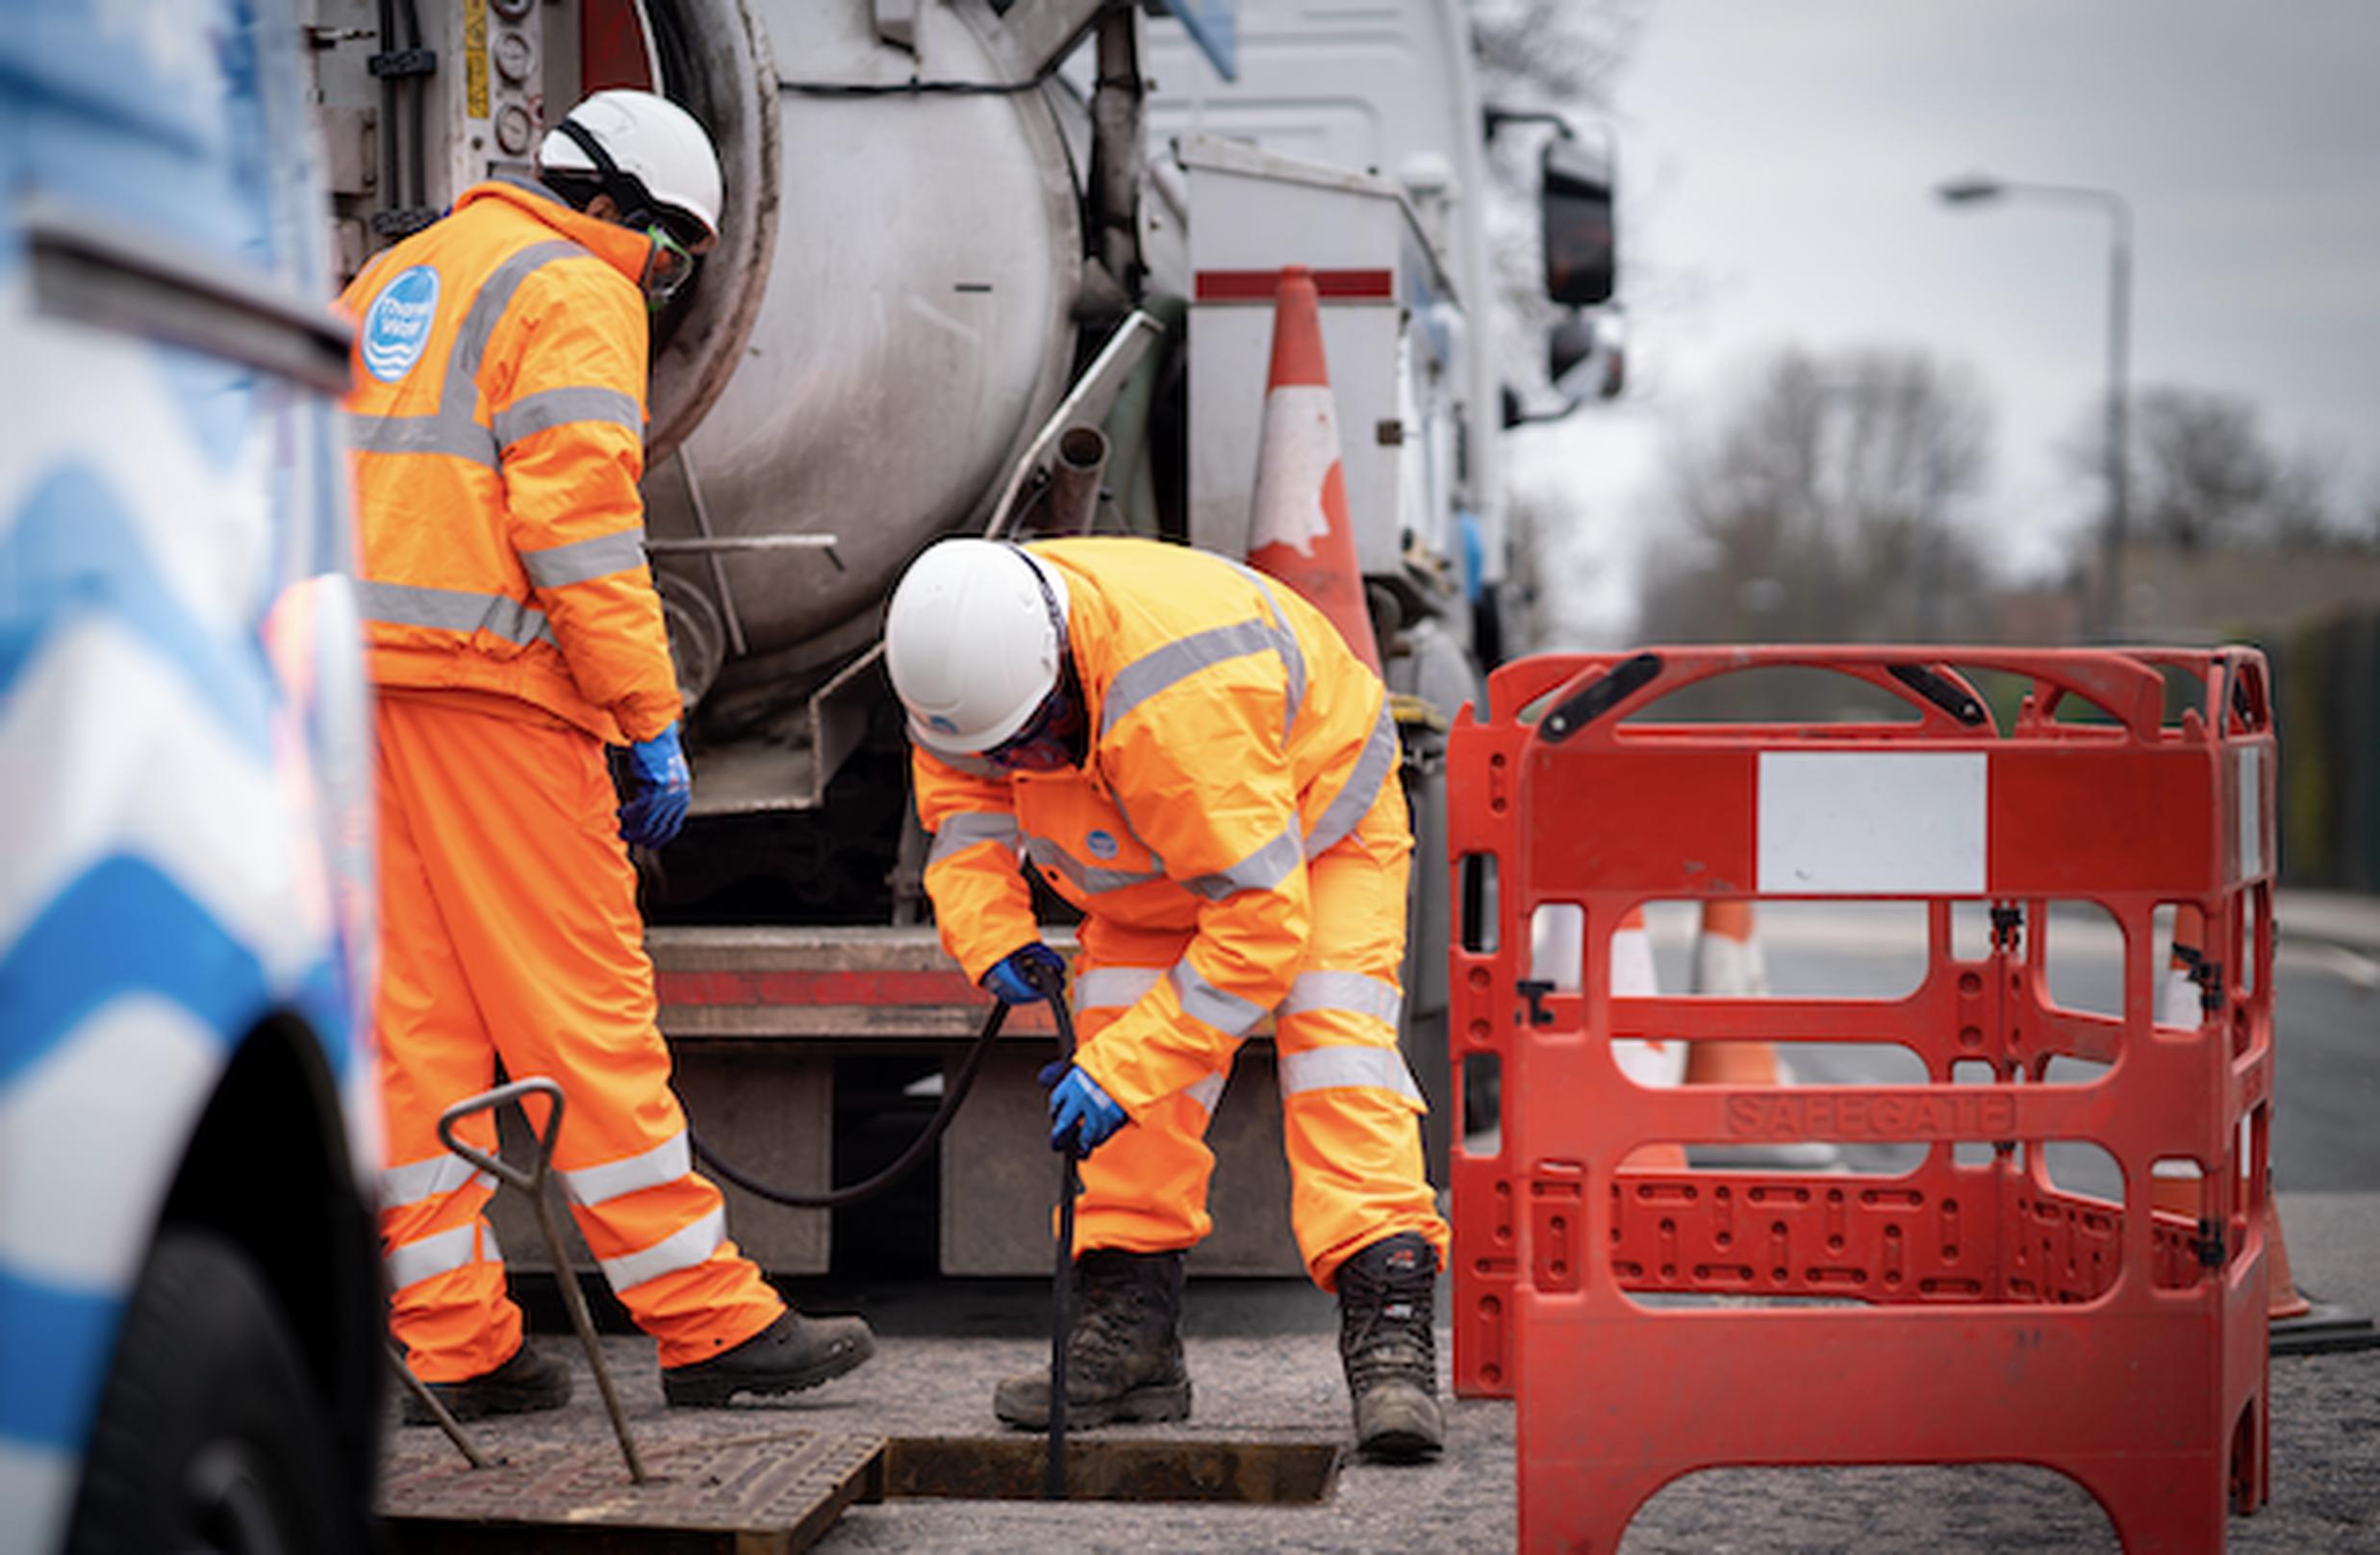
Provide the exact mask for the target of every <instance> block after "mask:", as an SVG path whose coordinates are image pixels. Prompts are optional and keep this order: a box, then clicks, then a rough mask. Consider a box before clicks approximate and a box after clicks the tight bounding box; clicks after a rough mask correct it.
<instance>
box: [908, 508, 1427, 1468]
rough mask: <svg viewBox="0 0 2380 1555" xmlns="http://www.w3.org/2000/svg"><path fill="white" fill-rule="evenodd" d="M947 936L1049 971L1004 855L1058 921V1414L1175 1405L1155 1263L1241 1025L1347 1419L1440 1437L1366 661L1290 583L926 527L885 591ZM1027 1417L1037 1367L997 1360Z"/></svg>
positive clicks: (1001, 978)
mask: <svg viewBox="0 0 2380 1555" xmlns="http://www.w3.org/2000/svg"><path fill="white" fill-rule="evenodd" d="M885 662H886V667H887V668H888V670H889V671H890V672H891V675H892V678H893V685H894V688H895V689H896V691H897V692H898V693H899V697H900V700H901V701H902V703H903V704H904V705H905V707H906V708H907V711H908V717H909V733H910V738H911V741H912V744H913V747H914V756H913V760H914V776H915V781H916V785H917V803H918V816H919V819H920V820H921V821H922V822H923V823H924V826H925V828H926V829H927V830H929V831H931V832H932V833H933V834H934V840H933V846H932V849H931V852H930V854H929V857H928V860H927V863H926V869H925V883H926V889H927V891H928V892H929V894H930V895H931V897H932V899H933V903H934V910H935V916H936V918H937V920H938V921H939V922H940V924H941V928H942V937H943V944H944V945H945V947H946V948H948V950H949V953H950V954H951V956H954V957H955V958H956V959H957V960H958V962H959V963H960V965H962V966H963V967H965V968H966V970H967V973H968V975H969V976H970V977H973V978H975V979H976V980H977V981H980V982H982V983H983V985H984V986H985V987H987V988H989V989H990V990H991V991H992V992H993V993H995V994H997V995H998V996H1000V998H1002V999H1005V1000H1007V1001H1009V1002H1010V1003H1020V1002H1029V1001H1032V1000H1035V999H1038V998H1040V997H1043V996H1044V992H1045V990H1046V989H1048V988H1050V987H1054V986H1056V984H1057V979H1055V978H1053V977H1052V976H1051V974H1053V973H1060V972H1062V967H1061V966H1060V963H1059V959H1058V956H1057V955H1056V953H1055V952H1053V951H1051V949H1050V948H1049V947H1048V946H1046V945H1045V944H1043V943H1042V940H1041V937H1040V930H1039V929H1038V927H1037V926H1036V924H1035V922H1034V918H1033V912H1032V907H1031V898H1030V893H1029V889H1028V886H1027V884H1026V881H1025V879H1024V877H1023V876H1022V875H1021V874H1020V873H1019V868H1018V866H1019V862H1020V860H1021V859H1022V860H1027V861H1029V862H1030V863H1031V864H1032V865H1033V866H1034V867H1035V868H1036V869H1037V870H1038V871H1039V873H1040V874H1041V876H1042V877H1043V878H1044V879H1047V880H1048V882H1049V883H1050V884H1051V886H1052V887H1053V888H1054V889H1056V890H1057V891H1058V892H1059V893H1060V894H1061V895H1062V896H1064V897H1065V898H1066V899H1067V900H1069V901H1070V902H1073V903H1074V904H1076V905H1078V906H1080V907H1081V908H1082V910H1083V912H1084V914H1085V918H1084V921H1083V925H1082V930H1081V941H1082V956H1081V960H1080V964H1079V966H1078V967H1077V969H1076V971H1077V976H1076V979H1075V1001H1076V1007H1077V1008H1078V1010H1079V1012H1080V1013H1079V1025H1078V1028H1077V1030H1078V1032H1080V1035H1081V1046H1080V1047H1079V1049H1078V1050H1077V1051H1076V1056H1075V1062H1074V1064H1073V1065H1072V1066H1071V1067H1068V1068H1065V1069H1063V1071H1062V1072H1060V1066H1057V1065H1052V1066H1051V1071H1048V1072H1045V1076H1044V1078H1045V1082H1046V1083H1050V1084H1051V1086H1052V1090H1051V1144H1052V1146H1053V1147H1062V1146H1063V1144H1064V1141H1065V1140H1066V1138H1067V1137H1068V1136H1069V1135H1070V1134H1072V1135H1073V1136H1074V1137H1075V1138H1076V1141H1077V1143H1078V1144H1079V1147H1080V1148H1081V1149H1082V1150H1083V1151H1084V1152H1085V1154H1086V1158H1087V1159H1086V1160H1084V1162H1083V1166H1082V1182H1083V1192H1082V1198H1081V1202H1080V1207H1079V1211H1078V1214H1077V1218H1076V1248H1075V1250H1076V1262H1075V1279H1076V1288H1077V1290H1078V1291H1079V1294H1080V1299H1079V1304H1078V1306H1077V1308H1076V1312H1077V1314H1078V1315H1077V1318H1076V1326H1075V1329H1074V1332H1073V1333H1072V1335H1071V1336H1070V1338H1069V1349H1068V1363H1067V1364H1068V1371H1067V1382H1066V1389H1067V1412H1068V1418H1069V1420H1070V1421H1074V1422H1076V1423H1080V1424H1098V1423H1101V1422H1103V1421H1108V1420H1152V1419H1153V1420H1169V1419H1180V1418H1183V1417H1184V1416H1186V1415H1188V1413H1189V1408H1190V1382H1189V1376H1188V1374H1187V1372H1186V1370H1185V1369H1184V1366H1183V1362H1182V1352H1181V1336H1180V1309H1181V1291H1182V1263H1183V1258H1184V1256H1185V1254H1186V1252H1187V1250H1188V1249H1189V1248H1190V1247H1191V1246H1192V1245H1193V1244H1195V1243H1196V1242H1198V1241H1199V1239H1200V1238H1202V1237H1203V1236H1205V1235H1206V1233H1207V1231H1208V1230H1209V1229H1210V1226H1211V1222H1210V1220H1209V1219H1208V1217H1207V1212H1206V1185H1207V1178H1208V1175H1209V1173H1210V1172H1211V1170H1212V1168H1213V1166H1214V1158H1213V1156H1212V1155H1210V1154H1209V1153H1208V1151H1207V1148H1206V1145H1205V1142H1204V1135H1205V1132H1206V1125H1207V1122H1208V1117H1209V1114H1210V1112H1211V1110H1212V1109H1213V1108H1214V1105H1215V1102H1216V1099H1217V1098H1218V1097H1219V1096H1220V1095H1221V1094H1222V1091H1223V1086H1224V1081H1225V1079H1226V1077H1227V1076H1228V1074H1229V1072H1230V1068H1231V1062H1232V1057H1233V1054H1234V1052H1235V1051H1236V1049H1237V1047H1238V1044H1239V1041H1240V1039H1241V1037H1242V1036H1244V1035H1245V1034H1246V1033H1247V1032H1249V1031H1250V1030H1251V1029H1252V1028H1253V1027H1254V1026H1255V1025H1256V1023H1257V1022H1258V1021H1260V1020H1262V1019H1263V1018H1264V1017H1265V1016H1266V1015H1267V1014H1270V1015H1272V1016H1273V1018H1274V1041H1275V1044H1276V1046H1277V1049H1278V1051H1279V1064H1280V1069H1279V1073H1280V1088H1281V1110H1282V1123H1283V1129H1284V1133H1285V1135H1286V1139H1287V1145H1288V1156H1289V1165H1290V1171H1291V1176H1292V1179H1293V1182H1294V1187H1293V1191H1292V1194H1291V1204H1290V1208H1291V1218H1292V1221H1293V1223H1294V1226H1295V1229H1296V1232H1297V1237H1298V1245H1299V1249H1300V1251H1301V1252H1302V1253H1303V1254H1304V1258H1305V1264H1306V1268H1307V1270H1308V1272H1309V1273H1310V1274H1311V1275H1312V1277H1313V1279H1314V1281H1315V1283H1316V1284H1317V1285H1319V1286H1321V1287H1323V1288H1324V1289H1326V1290H1329V1289H1335V1290H1336V1291H1337V1293H1338V1297H1339V1308H1340V1313H1341V1333H1340V1352H1341V1356H1342V1359H1343V1360H1344V1362H1345V1366H1346V1372H1347V1380H1348V1388H1349V1391H1350V1394H1351V1396H1352V1398H1353V1401H1354V1405H1355V1431H1356V1437H1357V1440H1358V1443H1359V1445H1360V1446H1361V1447H1362V1448H1363V1450H1364V1451H1365V1452H1367V1453H1368V1454H1370V1455H1372V1456H1374V1457H1379V1458H1388V1459H1399V1458H1417V1457H1423V1456H1427V1455H1428V1454H1430V1453H1432V1452H1435V1451H1436V1450H1437V1449H1438V1447H1439V1445H1440V1443H1441V1440H1442V1439H1443V1426H1442V1422H1441V1420H1440V1416H1439V1410H1438V1404H1437V1396H1436V1395H1437V1366H1436V1349H1435V1344H1434V1342H1433V1339H1432V1335H1431V1306H1432V1302H1431V1297H1432V1293H1433V1287H1434V1280H1435V1276H1436V1273H1437V1270H1438V1268H1439V1266H1440V1264H1441V1262H1442V1261H1443V1259H1444V1257H1445V1255H1446V1250H1447V1228H1446V1223H1445V1222H1444V1221H1443V1220H1442V1219H1441V1218H1440V1217H1439V1215H1438V1212H1437V1210H1436V1207H1435V1202H1434V1199H1433V1196H1432V1194H1431V1187H1430V1184H1429V1182H1428V1180H1427V1178H1426V1177H1425V1175H1424V1173H1423V1168H1422V1146H1421V1133H1420V1127H1419V1124H1420V1119H1421V1114H1422V1112H1423V1110H1424V1104H1423V1102H1422V1097H1421V1092H1420V1090H1419V1088H1418V1087H1417V1086H1416V1085H1415V1084H1414V1083H1413V1078H1412V1076H1411V1074H1410V1073H1409V1072H1408V1071H1407V1070H1406V1068H1405V1059H1404V1058H1403V1056H1402V1055H1401V1054H1400V1053H1399V1051H1398V1046H1397V1029H1398V1017H1399V1013H1400V1010H1401V1008H1402V1005H1403V993H1402V990H1401V987H1400V983H1399V967H1400V964H1401V962H1402V961H1403V958H1404V952H1405V876H1406V870H1407V866H1408V863H1409V860H1410V856H1411V854H1412V847H1413V839H1412V831H1411V829H1410V826H1409V824H1408V822H1407V819H1406V814H1405V797H1404V785H1403V784H1402V783H1401V782H1400V781H1399V778H1398V776H1397V767H1398V759H1399V748H1398V740H1397V728H1396V723H1395V721H1394V719H1393V717H1392V716H1391V714H1390V711H1389V707H1388V698H1387V692H1386V689H1385V688H1384V687H1383V686H1382V685H1381V683H1380V676H1378V675H1376V674H1374V673H1373V671H1372V670H1371V668H1370V667H1369V666H1367V665H1366V664H1364V663H1363V662H1362V661H1361V660H1359V659H1358V658H1356V657H1355V654H1354V653H1353V652H1352V651H1351V650H1349V648H1348V646H1347V644H1346V641H1345V640H1344V639H1343V638H1342V637H1340V635H1339V633H1338V630H1337V628H1336V627H1334V626H1332V625H1330V623H1329V621H1328V620H1327V619H1326V618H1325V617H1324V616H1323V615H1322V614H1321V612H1319V611H1318V610H1316V609H1315V608H1314V607H1313V606H1312V605H1310V604H1308V603H1307V602H1306V601H1305V600H1304V599H1302V598H1301V597H1300V596H1299V595H1298V594H1297V593H1296V592H1295V591H1294V590H1292V589H1289V588H1287V587H1285V586H1283V585H1281V584H1279V583H1277V582H1275V581H1274V580H1272V579H1270V578H1267V577H1265V576H1264V575H1262V574H1258V573H1255V572H1253V571H1252V570H1250V569H1248V568H1246V567H1243V566H1241V565H1239V564H1237V563H1235V562H1230V561H1227V560H1224V559H1223V558H1221V557H1217V556H1213V555H1208V554H1206V553H1203V552H1201V551H1196V550H1189V549H1185V548H1181V547H1177V546H1169V545H1163V544H1160V543H1157V542H1154V541H1148V540H1127V539H1082V540H1052V541H1046V542H1041V543H1037V544H1035V545H1032V546H1029V547H1021V546H1016V545H1011V544H1007V543H1004V542H996V541H985V540H946V541H943V542H941V543H940V544H938V545H936V546H933V547H931V548H928V549H927V550H926V551H925V552H924V554H923V555H921V556H920V557H919V558H918V559H917V561H916V562H914V563H913V564H912V565H911V567H910V569H909V571H908V573H907V574H904V575H903V577H902V579H901V581H900V583H899V587H898V588H897V589H896V590H895V591H894V595H893V600H892V605H891V608H890V611H889V613H888V615H887V617H886V622H885ZM993 1402H994V1408H995V1409H996V1411H997V1412H998V1413H999V1415H1000V1417H1001V1418H1002V1419H1004V1420H1006V1421H1008V1422H1009V1423H1011V1424H1014V1425H1022V1426H1041V1425H1044V1424H1046V1423H1047V1420H1048V1417H1049V1408H1050V1394H1049V1379H1048V1378H1047V1376H1044V1375H1040V1374H1033V1375H1028V1376H1024V1377H1016V1378H1011V1379H1009V1380H1008V1381H1006V1382H1003V1383H1001V1384H1000V1388H999V1390H998V1392H997V1394H996V1395H995V1397H994V1401H993Z"/></svg>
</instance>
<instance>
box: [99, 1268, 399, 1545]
mask: <svg viewBox="0 0 2380 1555" xmlns="http://www.w3.org/2000/svg"><path fill="white" fill-rule="evenodd" d="M331 1437H332V1432H331V1424H330V1419H329V1417H328V1415H327V1413H326V1411H325V1410H324V1408H323V1406H322V1401H321V1399H320V1397H319V1396H318V1395H317V1394H316V1390H315V1389H314V1387H313V1385H312V1384H311V1383H310V1382H309V1381H308V1379H307V1375H306V1369H305V1365H304V1364H303V1363H302V1362H301V1361H300V1360H299V1359H298V1352H297V1346H296V1344H295V1342H294V1341H293V1340H292V1339H291V1337H290V1332H289V1322H288V1319H287V1318H285V1317H284V1316H283V1315H282V1313H281V1308H280V1305H279V1303H277V1302H276V1301H275V1300H274V1299H273V1294H272V1292H271V1291H270V1290H269V1289H267V1288H266V1285H265V1282H264V1279H263V1277H262V1276H261V1275H259V1274H258V1272H257V1269H256V1265H255V1264H254V1263H253V1262H251V1261H250V1260H249V1258H248V1257H247V1255H246V1254H245V1253H243V1252H242V1251H241V1249H240V1248H239V1247H237V1246H235V1245H234V1244H233V1243H231V1242H230V1241H227V1240H225V1239H224V1238H223V1237H221V1236H217V1235H215V1233H213V1232H208V1231H200V1230H195V1229H191V1228H187V1227H171V1226H169V1227H167V1228H165V1230H164V1231H163V1232H162V1233H160V1235H159V1236H158V1240H157V1245H156V1247H155V1248H154V1249H153V1250H152V1251H151V1253H150V1255H149V1262H148V1266H147V1267H146V1268H145V1269H144V1270H142V1272H141V1276H140V1284H139V1288H138V1289H136V1290H135V1291H134V1293H133V1298H132V1305H131V1308H130V1309H129V1310H128V1311H127V1312H126V1313H125V1316H124V1331H123V1336H122V1338H120V1339H119V1340H118V1342H117V1345H116V1351H115V1366H114V1370H113V1371H112V1372H111V1373H110V1375H109V1377H108V1386H107V1390H106V1392H105V1393H104V1394H103V1395H102V1396H101V1399H100V1404H99V1418H98V1422H97V1424H96V1425H95V1426H94V1427H93V1428H92V1431H91V1440H90V1450H89V1454H88V1455H87V1456H86V1458H85V1460H84V1466H83V1487H82V1491H81V1493H80V1495H79V1497H78V1498H77V1501H76V1504H75V1515H74V1525H73V1531H72V1533H71V1535H70V1537H69V1539H68V1542H67V1551H68V1555H134V1552H141V1555H146V1552H150V1551H157V1550H177V1551H184V1550H207V1551H220V1552H223V1555H262V1552H265V1551H276V1552H288V1555H300V1552H305V1551H315V1550H323V1551H329V1550H344V1549H357V1548H364V1547H367V1544H366V1543H365V1541H366V1540H367V1539H368V1538H369V1536H368V1535H367V1533H366V1532H365V1529H366V1526H367V1524H366V1521H365V1518H366V1509H365V1508H362V1507H351V1506H342V1504H341V1503H342V1499H344V1497H343V1496H342V1492H341V1491H340V1487H342V1486H344V1485H349V1484H352V1483H356V1479H355V1476H351V1475H348V1474H344V1473H342V1472H341V1471H340V1466H339V1464H338V1463H337V1462H336V1461H335V1460H334V1458H333V1457H332V1454H331V1449H330V1447H329V1442H330V1440H331Z"/></svg>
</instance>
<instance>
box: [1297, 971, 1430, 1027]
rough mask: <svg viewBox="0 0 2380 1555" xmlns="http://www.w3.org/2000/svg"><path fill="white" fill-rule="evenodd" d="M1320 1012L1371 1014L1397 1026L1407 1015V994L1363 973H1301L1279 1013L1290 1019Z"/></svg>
mask: <svg viewBox="0 0 2380 1555" xmlns="http://www.w3.org/2000/svg"><path fill="white" fill-rule="evenodd" d="M1318 1010H1344V1011H1346V1012H1347V1013H1349V1014H1351V1015H1371V1016H1374V1017H1376V1018H1377V1019H1380V1020H1384V1021H1386V1022H1387V1023H1388V1024H1389V1025H1391V1026H1394V1025H1396V1024H1397V1020H1398V1018H1399V1017H1400V1016H1401V1015H1403V1014H1404V1013H1405V995H1404V994H1403V993H1400V992H1399V991H1398V989H1397V985H1396V984H1395V983H1393V982H1390V981H1387V980H1386V979H1384V978H1376V977H1372V976H1370V975H1369V974H1366V973H1362V972H1301V973H1299V974H1298V977H1297V981H1294V982H1292V983H1290V984H1289V997H1288V998H1286V999H1284V1000H1282V1001H1281V1002H1280V1008H1279V1010H1278V1011H1276V1013H1277V1014H1279V1016H1280V1017H1281V1018H1283V1019H1286V1018H1288V1017H1289V1016H1291V1015H1304V1014H1309V1013H1312V1012H1315V1011H1318Z"/></svg>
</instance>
